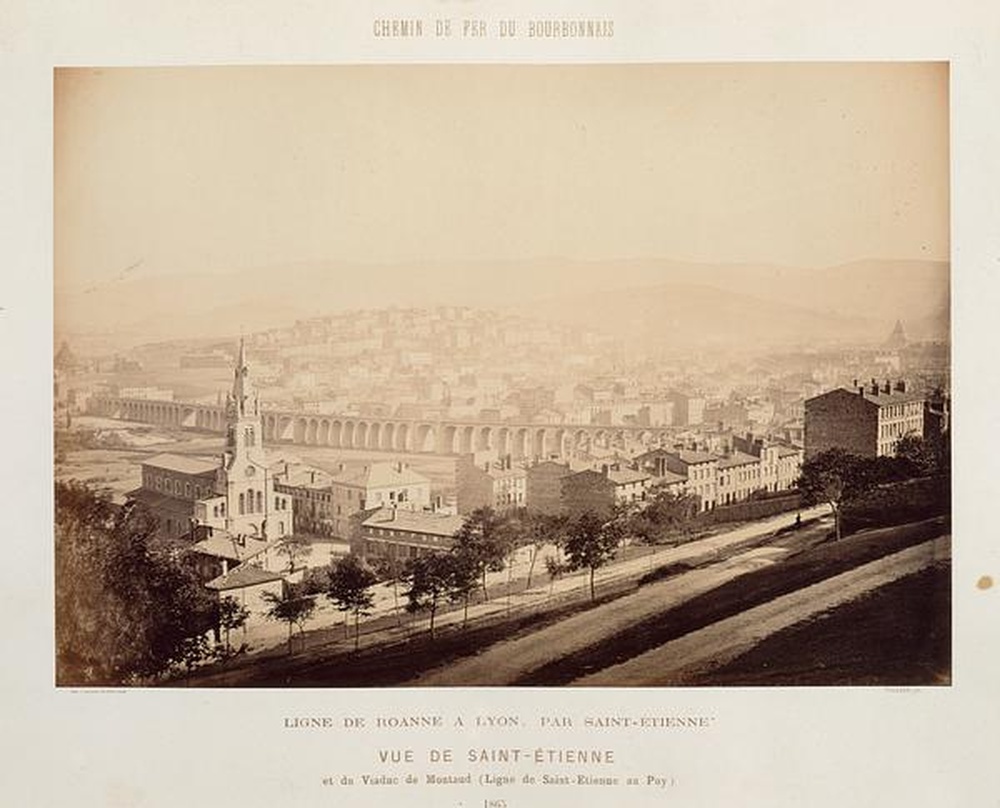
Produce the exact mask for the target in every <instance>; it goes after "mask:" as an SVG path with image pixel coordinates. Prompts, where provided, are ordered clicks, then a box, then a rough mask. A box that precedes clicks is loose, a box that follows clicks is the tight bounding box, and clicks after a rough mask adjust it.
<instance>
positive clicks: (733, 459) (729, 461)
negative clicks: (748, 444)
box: [719, 452, 760, 469]
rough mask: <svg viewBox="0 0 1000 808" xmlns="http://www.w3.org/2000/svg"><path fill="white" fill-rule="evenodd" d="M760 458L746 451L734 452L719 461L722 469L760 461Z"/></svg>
mask: <svg viewBox="0 0 1000 808" xmlns="http://www.w3.org/2000/svg"><path fill="white" fill-rule="evenodd" d="M759 462H760V458H759V457H754V456H753V455H751V454H746V452H733V453H732V454H731V455H730V456H729V457H724V458H722V459H721V460H720V461H719V468H720V469H728V468H733V467H734V466H746V465H747V464H749V463H759Z"/></svg>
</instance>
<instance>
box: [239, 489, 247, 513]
mask: <svg viewBox="0 0 1000 808" xmlns="http://www.w3.org/2000/svg"><path fill="white" fill-rule="evenodd" d="M244 513H246V503H245V500H244V496H243V494H240V516H242V515H243V514H244Z"/></svg>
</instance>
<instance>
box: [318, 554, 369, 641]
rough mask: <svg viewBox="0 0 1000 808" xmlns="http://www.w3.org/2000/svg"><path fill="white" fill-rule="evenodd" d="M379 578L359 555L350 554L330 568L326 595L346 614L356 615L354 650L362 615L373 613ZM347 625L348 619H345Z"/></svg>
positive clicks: (358, 639)
mask: <svg viewBox="0 0 1000 808" xmlns="http://www.w3.org/2000/svg"><path fill="white" fill-rule="evenodd" d="M376 580H378V578H377V577H376V575H375V573H374V572H373V571H372V570H371V569H369V568H368V567H366V566H365V565H364V564H362V563H361V562H360V561H359V560H358V557H357V556H354V555H348V556H344V557H343V558H341V559H339V560H338V561H336V562H335V563H334V564H333V565H332V567H331V569H330V588H329V589H328V590H327V593H326V596H327V597H328V598H329V599H330V600H331V601H333V602H334V603H335V604H337V608H338V609H339V610H340V611H342V612H344V613H345V617H346V614H347V613H348V612H349V613H351V614H353V615H354V650H355V651H356V650H357V649H358V644H359V641H360V631H361V629H360V622H361V615H363V614H365V615H367V614H371V611H372V606H373V605H374V604H375V596H374V595H373V594H372V592H371V587H372V585H373V584H374V583H375V582H376ZM345 625H346V619H345Z"/></svg>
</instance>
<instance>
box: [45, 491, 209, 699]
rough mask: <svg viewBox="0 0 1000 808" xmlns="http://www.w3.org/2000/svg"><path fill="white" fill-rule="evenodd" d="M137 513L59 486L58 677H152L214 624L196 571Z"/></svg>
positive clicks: (79, 680) (119, 680) (113, 681)
mask: <svg viewBox="0 0 1000 808" xmlns="http://www.w3.org/2000/svg"><path fill="white" fill-rule="evenodd" d="M156 533H157V521H156V518H155V517H154V516H153V515H152V514H151V513H150V512H149V511H148V510H147V509H146V508H144V507H143V506H141V505H138V504H135V503H129V504H126V505H125V506H124V507H121V508H117V507H115V506H114V505H112V503H111V500H110V495H109V494H108V493H107V492H100V493H99V492H97V491H95V490H94V489H92V488H90V487H89V486H87V485H85V484H83V483H78V482H75V481H71V482H68V483H63V482H58V483H56V485H55V618H56V651H57V653H56V679H57V681H58V682H59V683H60V684H76V685H86V684H104V685H119V684H127V683H129V682H135V681H141V680H144V679H149V678H154V677H157V676H160V675H161V674H163V673H166V672H167V671H168V670H169V669H170V668H171V667H172V666H173V665H174V664H177V663H183V661H184V660H185V658H186V656H187V654H188V653H189V651H190V649H189V647H188V646H189V645H190V643H189V642H188V640H189V638H192V637H198V636H200V635H203V634H205V633H206V632H208V631H210V630H211V629H212V627H213V626H214V625H215V604H214V600H213V598H212V597H211V595H210V593H209V592H208V591H207V590H206V589H205V588H204V586H202V584H201V582H200V581H199V580H198V578H197V576H196V575H195V573H194V571H193V570H191V569H189V568H188V567H187V566H185V565H184V564H183V563H182V562H181V560H180V559H179V557H178V555H177V554H176V553H174V552H172V551H171V550H170V549H169V548H167V547H166V546H164V545H162V544H160V543H158V541H157V539H156Z"/></svg>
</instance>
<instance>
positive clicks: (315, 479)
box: [274, 465, 333, 488]
mask: <svg viewBox="0 0 1000 808" xmlns="http://www.w3.org/2000/svg"><path fill="white" fill-rule="evenodd" d="M332 480H333V477H332V476H331V475H330V474H329V472H326V471H323V470H322V469H317V468H313V467H312V466H304V465H298V466H291V465H290V466H289V467H288V473H287V474H286V473H285V469H284V468H280V469H278V470H276V471H275V472H274V482H275V483H276V484H277V485H286V486H290V487H293V488H329V487H330V483H331V481H332Z"/></svg>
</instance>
